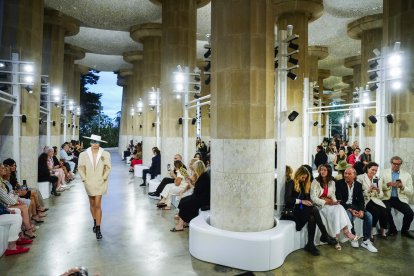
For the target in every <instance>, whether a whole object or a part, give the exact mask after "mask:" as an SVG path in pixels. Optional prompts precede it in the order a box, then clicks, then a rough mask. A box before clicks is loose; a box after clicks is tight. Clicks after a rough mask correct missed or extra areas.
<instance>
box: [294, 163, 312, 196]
mask: <svg viewBox="0 0 414 276" xmlns="http://www.w3.org/2000/svg"><path fill="white" fill-rule="evenodd" d="M303 175H306V179H305V183H304V188H305V194H309V193H310V186H311V182H310V175H309V171H308V169H306V168H305V167H304V166H300V167H299V169H297V170H296V172H295V175H294V176H293V188H294V189H295V191H296V192H300V183H299V179H300V178H301V177H302V176H303Z"/></svg>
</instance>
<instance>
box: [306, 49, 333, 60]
mask: <svg viewBox="0 0 414 276" xmlns="http://www.w3.org/2000/svg"><path fill="white" fill-rule="evenodd" d="M308 55H309V56H314V57H317V58H318V60H322V59H325V58H327V57H328V55H329V51H328V47H325V46H309V47H308Z"/></svg>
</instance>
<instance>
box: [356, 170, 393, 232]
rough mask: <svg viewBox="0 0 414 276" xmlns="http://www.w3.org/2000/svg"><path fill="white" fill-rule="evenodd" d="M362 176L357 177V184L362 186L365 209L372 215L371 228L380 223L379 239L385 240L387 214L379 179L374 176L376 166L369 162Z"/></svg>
mask: <svg viewBox="0 0 414 276" xmlns="http://www.w3.org/2000/svg"><path fill="white" fill-rule="evenodd" d="M364 170H365V173H364V174H363V175H358V177H357V179H358V182H359V183H361V184H362V190H363V193H364V200H365V209H366V210H367V211H368V212H370V213H371V215H372V226H373V227H375V226H376V225H377V222H378V221H379V223H380V227H381V230H380V237H381V238H383V239H387V235H386V233H385V230H386V229H387V228H388V212H387V209H386V206H385V204H384V202H382V197H383V196H384V193H383V192H382V188H381V186H379V179H378V177H376V176H375V175H376V174H377V171H378V164H377V163H375V162H369V163H368V164H367V165H366V166H365V168H364Z"/></svg>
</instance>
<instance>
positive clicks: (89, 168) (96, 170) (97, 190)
mask: <svg viewBox="0 0 414 276" xmlns="http://www.w3.org/2000/svg"><path fill="white" fill-rule="evenodd" d="M78 170H79V174H80V176H81V178H82V181H83V183H84V184H85V190H86V192H87V193H88V195H90V196H97V195H104V194H106V192H107V190H108V176H109V172H110V171H111V155H110V154H109V152H107V151H104V150H103V149H102V148H99V151H98V154H97V156H96V164H93V156H92V150H91V148H88V149H87V150H86V151H84V152H82V153H81V154H80V155H79V162H78Z"/></svg>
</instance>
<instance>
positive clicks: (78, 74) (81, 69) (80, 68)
mask: <svg viewBox="0 0 414 276" xmlns="http://www.w3.org/2000/svg"><path fill="white" fill-rule="evenodd" d="M89 70H90V68H89V67H87V66H84V65H80V64H76V65H75V72H74V77H73V82H74V83H73V91H79V93H76V95H75V97H74V99H75V101H76V102H77V103H79V105H80V91H81V78H82V76H83V75H86V74H88V73H89ZM80 112H81V115H80V116H82V114H83V113H84V112H85V110H82V109H81V111H80ZM74 125H75V140H79V128H80V125H79V116H78V115H76V116H75V122H74Z"/></svg>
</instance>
